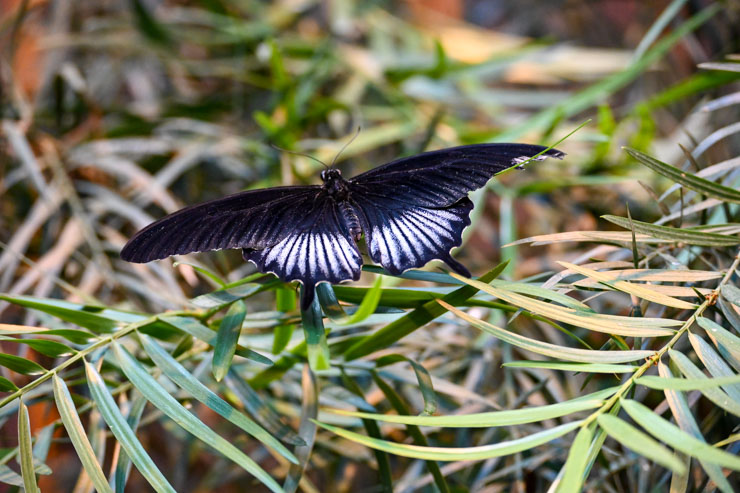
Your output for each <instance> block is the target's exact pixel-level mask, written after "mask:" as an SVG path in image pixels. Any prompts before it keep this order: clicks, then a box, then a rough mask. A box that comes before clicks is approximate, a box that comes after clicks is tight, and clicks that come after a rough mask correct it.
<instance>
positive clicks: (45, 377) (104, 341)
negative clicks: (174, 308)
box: [0, 316, 157, 408]
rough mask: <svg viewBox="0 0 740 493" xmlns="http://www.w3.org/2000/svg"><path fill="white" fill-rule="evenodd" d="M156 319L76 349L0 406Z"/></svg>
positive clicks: (1, 402) (8, 397)
mask: <svg viewBox="0 0 740 493" xmlns="http://www.w3.org/2000/svg"><path fill="white" fill-rule="evenodd" d="M156 320H157V317H156V316H153V317H149V318H147V319H145V320H140V321H138V322H134V323H132V324H129V325H126V326H124V327H123V328H122V329H121V330H119V331H118V332H115V333H113V334H111V335H109V336H107V337H104V338H102V339H99V340H97V341H96V342H94V343H92V344H90V345H89V346H87V347H86V348H84V349H81V350H79V351H77V353H75V354H74V356H72V357H70V358H69V359H67V360H65V361H64V362H63V363H61V364H60V365H59V366H57V367H55V368H52V369H51V370H47V372H46V373H44V374H42V375H41V376H40V377H39V378H37V379H36V380H34V381H33V382H31V383H29V384H28V385H26V386H24V387H22V388H20V389H18V390H16V391H15V392H13V393H12V394H10V395H9V396H7V397H5V398H4V399H3V400H2V401H0V408H2V407H4V406H6V405H7V404H8V403H10V402H12V401H13V400H15V399H17V398H18V397H20V396H22V395H24V394H25V393H26V392H28V391H30V390H33V389H35V388H36V387H38V386H39V385H41V384H42V383H44V382H46V381H47V380H49V379H50V378H51V377H52V376H54V375H55V374H58V373H59V372H61V371H62V370H64V369H65V368H67V367H69V366H71V365H73V364H74V363H76V362H78V361H79V360H81V359H82V358H84V357H85V356H87V355H88V354H90V353H92V352H93V351H95V350H96V349H98V348H101V347H104V346H107V345H108V344H110V343H111V342H113V341H115V340H116V339H120V338H121V337H124V336H127V335H129V334H130V333H131V332H133V331H135V330H136V329H138V328H139V327H143V326H145V325H148V324H150V323H153V322H155V321H156Z"/></svg>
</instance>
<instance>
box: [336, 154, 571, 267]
mask: <svg viewBox="0 0 740 493" xmlns="http://www.w3.org/2000/svg"><path fill="white" fill-rule="evenodd" d="M545 149H546V148H545V147H542V146H536V145H527V144H480V145H470V146H461V147H453V148H450V149H442V150H439V151H433V152H427V153H423V154H419V155H416V156H412V157H408V158H403V159H399V160H397V161H393V162H391V163H388V164H385V165H383V166H379V167H377V168H374V169H372V170H370V171H368V172H366V173H363V174H361V175H358V176H356V177H354V178H352V179H351V180H349V182H350V190H351V199H350V200H351V201H352V205H353V207H354V208H355V210H356V211H357V215H358V218H359V220H360V223H361V225H362V229H363V231H364V232H365V243H366V244H367V247H368V253H369V254H370V258H372V259H373V261H375V262H377V263H379V264H380V265H382V266H383V267H384V268H385V269H386V270H388V271H389V272H391V273H393V274H398V273H400V272H403V271H404V270H406V269H410V268H418V267H422V266H423V265H425V264H426V263H427V262H429V261H431V260H434V259H438V260H443V261H444V262H445V263H446V264H448V265H449V266H450V267H451V268H452V269H453V270H454V271H456V272H458V273H460V274H462V275H465V276H468V277H469V276H470V273H469V272H468V271H467V269H466V268H465V267H464V266H463V265H461V264H460V263H458V262H457V261H456V260H454V259H453V258H452V255H451V254H450V250H451V249H452V248H454V247H456V246H459V245H460V244H461V243H462V232H463V230H464V229H465V227H467V226H468V225H469V224H470V217H469V215H470V211H471V210H472V209H473V203H472V202H471V201H470V199H468V197H467V195H468V192H470V191H472V190H476V189H478V188H481V187H482V186H484V185H485V184H486V183H487V182H488V181H489V180H490V179H491V177H492V176H493V175H495V174H497V173H500V172H501V171H503V170H505V169H508V168H511V167H514V166H519V165H520V164H521V163H522V162H524V161H526V160H527V159H529V158H530V157H532V156H534V155H535V154H537V153H539V152H541V151H543V150H545ZM563 156H564V154H563V153H562V152H560V151H558V150H555V149H551V150H549V151H547V152H546V153H544V154H543V155H542V156H540V157H538V158H536V159H538V160H541V159H545V158H546V157H555V158H558V159H561V158H562V157H563Z"/></svg>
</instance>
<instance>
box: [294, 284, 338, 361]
mask: <svg viewBox="0 0 740 493" xmlns="http://www.w3.org/2000/svg"><path fill="white" fill-rule="evenodd" d="M301 319H302V320H303V334H304V337H305V339H306V345H307V348H308V364H309V366H311V369H312V370H314V371H318V370H328V369H329V368H330V367H331V364H330V363H329V360H330V359H331V356H330V354H329V345H328V344H327V342H326V332H325V331H324V321H323V318H322V315H321V305H320V304H319V300H318V299H317V298H316V297H314V299H313V302H312V303H311V306H310V307H308V310H301Z"/></svg>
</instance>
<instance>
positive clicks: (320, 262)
mask: <svg viewBox="0 0 740 493" xmlns="http://www.w3.org/2000/svg"><path fill="white" fill-rule="evenodd" d="M244 259H245V260H250V261H252V262H254V264H255V265H257V268H258V269H259V270H260V271H261V272H272V273H274V274H275V275H277V276H278V277H279V278H280V279H281V280H282V281H285V282H290V281H301V283H303V293H302V297H301V307H302V308H303V309H304V310H307V309H308V308H309V306H310V304H311V301H312V300H313V297H314V290H315V286H316V284H317V283H319V282H323V281H326V282H329V283H332V284H336V283H339V282H341V281H346V280H349V279H353V280H357V279H359V278H360V273H361V267H362V257H361V256H360V251H359V250H358V248H357V245H356V244H355V242H354V241H353V239H352V236H351V235H350V231H349V228H348V226H347V224H346V221H345V219H344V216H343V215H342V213H341V211H340V209H339V206H338V204H337V202H336V201H335V200H334V199H333V198H331V197H328V195H327V194H326V193H325V192H324V193H322V194H320V195H319V197H318V198H317V200H315V201H314V203H313V204H312V205H311V206H310V207H308V208H305V209H304V218H303V220H302V221H300V222H299V223H298V224H295V225H294V226H293V230H292V231H291V232H290V233H289V234H288V235H287V236H285V237H284V238H283V239H282V240H281V241H280V242H279V243H276V244H274V245H272V246H269V247H267V248H263V249H259V250H257V249H244Z"/></svg>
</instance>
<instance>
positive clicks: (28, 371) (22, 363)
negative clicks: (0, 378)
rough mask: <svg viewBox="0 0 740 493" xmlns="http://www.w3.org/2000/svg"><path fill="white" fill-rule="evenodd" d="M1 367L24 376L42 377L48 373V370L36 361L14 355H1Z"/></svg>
mask: <svg viewBox="0 0 740 493" xmlns="http://www.w3.org/2000/svg"><path fill="white" fill-rule="evenodd" d="M0 366H4V367H5V368H7V369H9V370H13V371H14V372H16V373H21V374H23V375H40V374H42V373H44V372H46V369H45V368H44V367H43V366H41V365H39V364H38V363H36V362H35V361H31V360H28V359H26V358H21V357H20V356H15V355H13V354H4V353H0Z"/></svg>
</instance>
